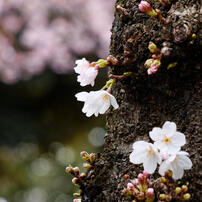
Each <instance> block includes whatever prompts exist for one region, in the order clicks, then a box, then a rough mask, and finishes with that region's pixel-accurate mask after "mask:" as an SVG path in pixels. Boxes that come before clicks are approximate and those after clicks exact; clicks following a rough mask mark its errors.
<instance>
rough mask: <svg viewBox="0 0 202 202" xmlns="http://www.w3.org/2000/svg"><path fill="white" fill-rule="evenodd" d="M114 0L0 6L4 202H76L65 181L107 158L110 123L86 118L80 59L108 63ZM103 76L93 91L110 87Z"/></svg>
mask: <svg viewBox="0 0 202 202" xmlns="http://www.w3.org/2000/svg"><path fill="white" fill-rule="evenodd" d="M113 4H114V0H46V1H41V0H0V202H70V201H72V200H73V197H72V193H73V192H74V191H77V189H76V188H74V187H73V185H72V183H71V179H72V177H71V176H69V175H68V174H66V173H65V167H66V166H67V165H69V164H72V165H73V166H79V167H80V168H81V167H82V163H83V161H82V160H81V158H80V152H81V151H83V150H86V151H88V152H89V153H92V152H99V151H101V150H102V146H103V142H104V135H105V129H104V125H105V118H104V116H100V117H99V118H95V117H91V118H87V117H85V114H83V113H82V112H81V109H82V106H83V104H82V103H81V102H77V101H76V98H75V97H74V95H75V94H76V93H77V92H80V91H83V90H85V91H89V90H92V88H90V87H86V88H81V87H80V86H79V84H78V83H77V82H76V74H74V72H73V67H74V62H75V59H78V58H82V57H86V58H87V59H89V60H90V61H94V60H97V59H98V58H106V56H107V55H108V49H109V43H110V28H111V23H112V19H113ZM106 78H107V77H106V70H101V71H100V73H99V77H98V79H97V80H96V86H95V87H94V89H97V90H98V89H100V88H101V87H102V86H103V85H104V84H105V80H106Z"/></svg>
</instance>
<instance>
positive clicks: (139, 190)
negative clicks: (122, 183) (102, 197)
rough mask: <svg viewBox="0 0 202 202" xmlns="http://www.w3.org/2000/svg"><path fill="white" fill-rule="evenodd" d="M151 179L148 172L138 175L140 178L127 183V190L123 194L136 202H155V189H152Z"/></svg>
mask: <svg viewBox="0 0 202 202" xmlns="http://www.w3.org/2000/svg"><path fill="white" fill-rule="evenodd" d="M150 185H151V183H150V179H149V174H148V172H146V171H144V172H143V173H140V174H139V175H138V178H136V179H134V180H131V182H129V183H127V188H125V189H124V190H123V191H122V193H123V194H124V195H125V196H126V197H127V198H129V199H133V200H134V201H136V200H138V201H146V202H152V201H154V198H155V194H154V189H153V188H151V187H150Z"/></svg>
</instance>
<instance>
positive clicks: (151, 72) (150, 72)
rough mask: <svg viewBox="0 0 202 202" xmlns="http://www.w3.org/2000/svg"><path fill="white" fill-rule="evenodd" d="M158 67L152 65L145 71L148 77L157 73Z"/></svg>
mask: <svg viewBox="0 0 202 202" xmlns="http://www.w3.org/2000/svg"><path fill="white" fill-rule="evenodd" d="M158 68H159V66H158V65H156V64H152V65H151V67H150V68H149V69H148V70H147V73H148V74H149V75H151V74H155V73H156V72H157V71H158Z"/></svg>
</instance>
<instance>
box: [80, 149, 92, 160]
mask: <svg viewBox="0 0 202 202" xmlns="http://www.w3.org/2000/svg"><path fill="white" fill-rule="evenodd" d="M81 158H82V159H83V160H84V161H88V160H89V159H90V155H89V154H88V152H86V151H82V152H81Z"/></svg>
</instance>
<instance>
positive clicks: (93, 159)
mask: <svg viewBox="0 0 202 202" xmlns="http://www.w3.org/2000/svg"><path fill="white" fill-rule="evenodd" d="M96 160H97V155H96V154H95V153H91V154H90V163H95V161H96Z"/></svg>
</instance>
